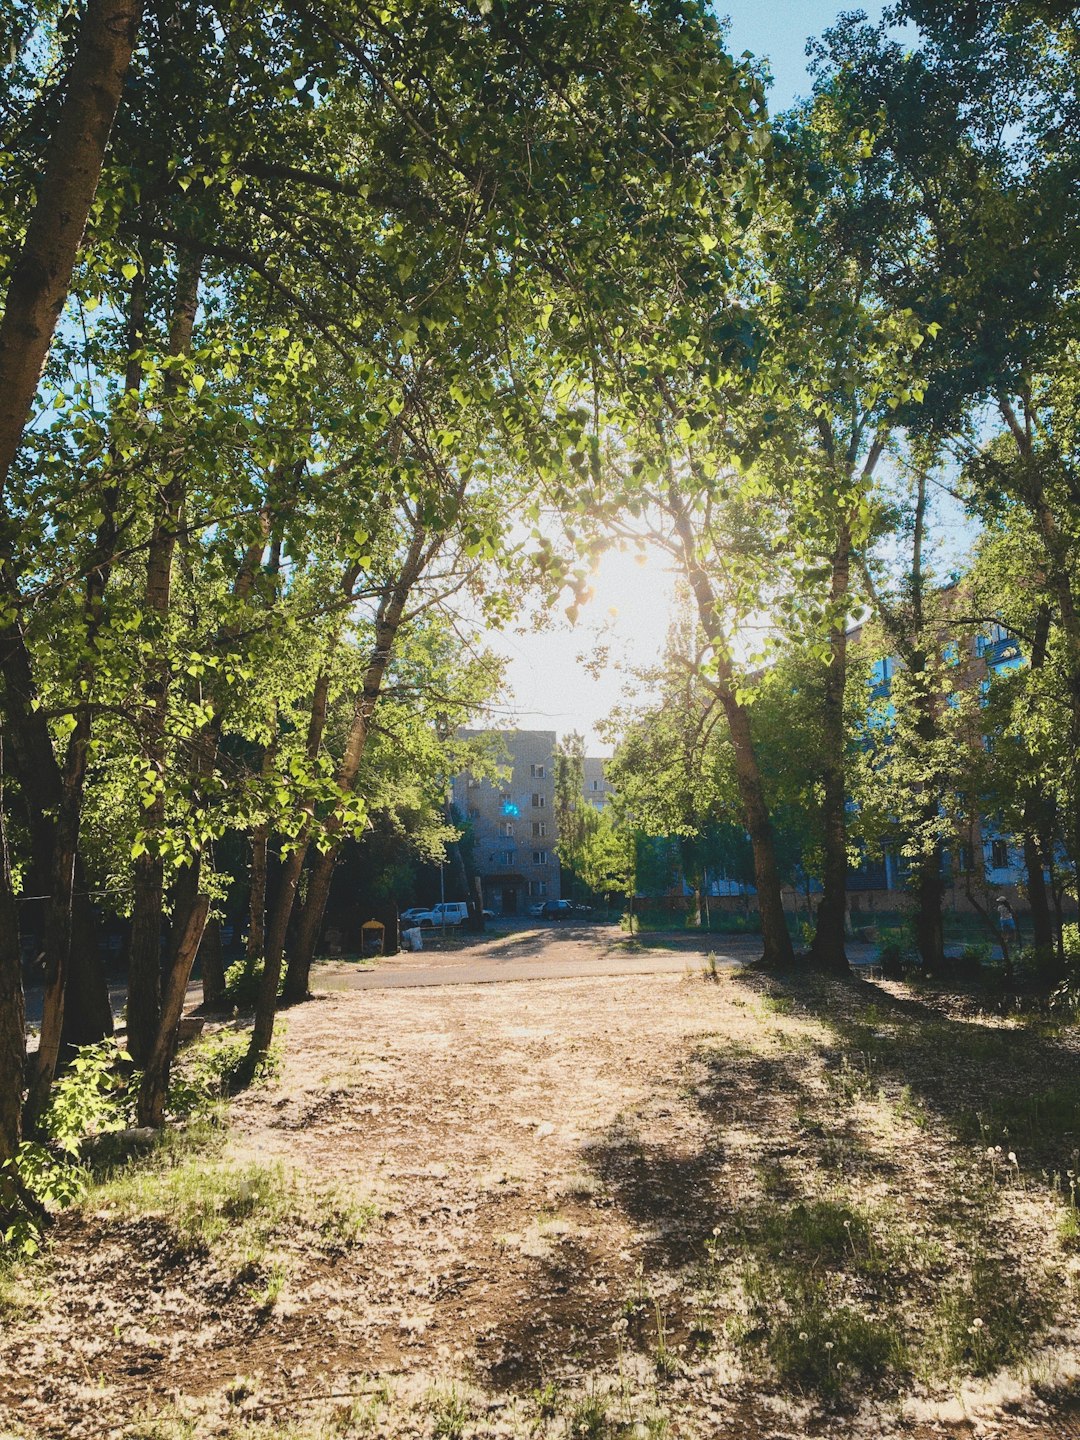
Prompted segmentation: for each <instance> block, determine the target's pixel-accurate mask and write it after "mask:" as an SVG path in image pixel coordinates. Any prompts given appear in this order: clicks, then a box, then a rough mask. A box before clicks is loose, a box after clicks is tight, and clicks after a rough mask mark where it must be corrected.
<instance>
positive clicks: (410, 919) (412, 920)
mask: <svg viewBox="0 0 1080 1440" xmlns="http://www.w3.org/2000/svg"><path fill="white" fill-rule="evenodd" d="M398 918H399V919H400V921H401V928H402V929H403V930H411V929H412V927H413V926H414V925H430V924H431V906H430V905H410V906H409V908H408V910H402V912H401V914H400V916H399V917H398Z"/></svg>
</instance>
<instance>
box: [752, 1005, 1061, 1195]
mask: <svg viewBox="0 0 1080 1440" xmlns="http://www.w3.org/2000/svg"><path fill="white" fill-rule="evenodd" d="M740 983H750V984H752V985H753V984H755V982H754V981H753V980H750V981H749V982H740ZM785 983H786V984H787V985H788V987H789V988H790V989H791V990H792V991H793V993H794V994H795V995H796V996H797V1003H798V1005H799V1007H800V1009H802V1010H804V1011H805V1012H806V1013H807V1014H808V1015H810V1016H812V1017H813V1018H815V1019H817V1020H819V1021H820V1022H821V1023H823V1024H824V1025H825V1026H827V1027H828V1028H829V1029H830V1030H831V1031H832V1032H833V1034H834V1035H835V1037H836V1040H837V1043H838V1048H837V1049H836V1050H835V1051H832V1050H829V1049H827V1050H826V1051H825V1052H824V1059H825V1063H826V1066H827V1068H828V1070H829V1071H830V1073H831V1075H832V1076H833V1077H834V1079H835V1081H836V1083H837V1084H838V1085H839V1086H840V1088H841V1089H843V1087H844V1085H845V1083H846V1084H847V1085H848V1086H849V1087H850V1088H851V1090H852V1092H853V1094H854V1093H857V1092H858V1091H859V1090H863V1091H870V1090H874V1091H876V1090H877V1089H878V1088H880V1087H883V1088H885V1090H886V1091H887V1092H888V1093H890V1094H891V1095H892V1097H893V1098H896V1097H898V1096H902V1095H903V1094H907V1095H910V1096H911V1098H912V1099H913V1100H915V1101H916V1102H917V1103H918V1105H919V1106H921V1107H922V1108H923V1109H924V1110H925V1112H926V1113H927V1115H928V1116H934V1117H936V1118H938V1119H940V1120H942V1121H944V1122H945V1124H947V1125H948V1126H949V1128H950V1129H951V1130H952V1132H953V1133H954V1134H955V1136H956V1138H957V1139H958V1140H959V1141H961V1142H962V1143H964V1144H970V1145H973V1146H974V1145H979V1146H981V1147H982V1148H983V1149H984V1150H985V1149H987V1148H991V1147H995V1146H998V1145H1000V1146H1001V1147H1002V1154H1003V1155H1005V1156H1006V1157H1007V1156H1008V1154H1009V1152H1010V1151H1012V1152H1013V1153H1016V1154H1017V1155H1018V1156H1019V1157H1020V1160H1019V1163H1020V1164H1022V1165H1023V1166H1024V1168H1025V1169H1026V1170H1028V1171H1036V1172H1038V1171H1044V1170H1045V1171H1046V1172H1047V1173H1048V1174H1050V1175H1053V1174H1054V1173H1055V1172H1056V1173H1057V1174H1059V1175H1061V1176H1064V1175H1065V1174H1066V1173H1067V1171H1068V1170H1070V1169H1071V1170H1074V1171H1075V1170H1077V1169H1078V1168H1080V1167H1078V1166H1077V1163H1076V1162H1077V1158H1078V1155H1077V1150H1078V1147H1080V1064H1078V1061H1080V1043H1078V1037H1077V1034H1076V1032H1075V1029H1073V1028H1072V1027H1068V1028H1062V1029H1061V1030H1054V1029H1053V1028H1051V1027H1048V1026H1046V1025H1045V1024H1042V1023H1038V1022H1036V1023H1020V1024H1017V1025H1014V1026H1006V1025H1003V1024H1002V1023H1000V1022H997V1023H995V1022H994V1021H993V1020H991V1019H990V1018H989V1017H979V1016H965V1017H958V1016H957V1015H956V1014H955V1013H950V998H951V997H950V996H949V995H948V993H947V992H929V993H926V994H923V995H918V994H908V995H896V994H893V993H892V992H891V991H889V990H887V989H885V988H884V987H883V986H881V985H878V984H876V983H874V982H872V981H867V982H864V983H863V984H861V985H855V986H850V985H846V984H835V983H830V982H828V981H823V980H821V979H820V978H818V977H802V976H800V977H797V978H792V977H786V978H785ZM755 988H756V987H755ZM965 1000H968V997H965ZM968 1003H970V1002H969V1001H968ZM845 1068H846V1070H847V1077H846V1080H845V1077H844V1075H843V1073H842V1072H843V1071H844V1070H845ZM1006 1163H1008V1162H1007V1160H1006Z"/></svg>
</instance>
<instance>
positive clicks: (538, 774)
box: [529, 765, 547, 780]
mask: <svg viewBox="0 0 1080 1440" xmlns="http://www.w3.org/2000/svg"><path fill="white" fill-rule="evenodd" d="M529 774H530V775H531V776H532V777H533V779H534V780H543V779H544V777H545V775H546V774H547V771H546V770H545V769H544V767H543V765H530V766H529Z"/></svg>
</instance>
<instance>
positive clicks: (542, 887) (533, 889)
mask: <svg viewBox="0 0 1080 1440" xmlns="http://www.w3.org/2000/svg"><path fill="white" fill-rule="evenodd" d="M529 894H530V895H533V896H535V897H536V898H537V899H542V898H543V897H544V896H545V895H546V894H547V881H546V880H531V881H530V882H529Z"/></svg>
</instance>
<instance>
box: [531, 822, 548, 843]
mask: <svg viewBox="0 0 1080 1440" xmlns="http://www.w3.org/2000/svg"><path fill="white" fill-rule="evenodd" d="M546 834H547V825H546V824H545V823H544V821H543V820H534V821H533V839H534V840H537V839H541V838H542V837H543V836H545V835H546Z"/></svg>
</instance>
